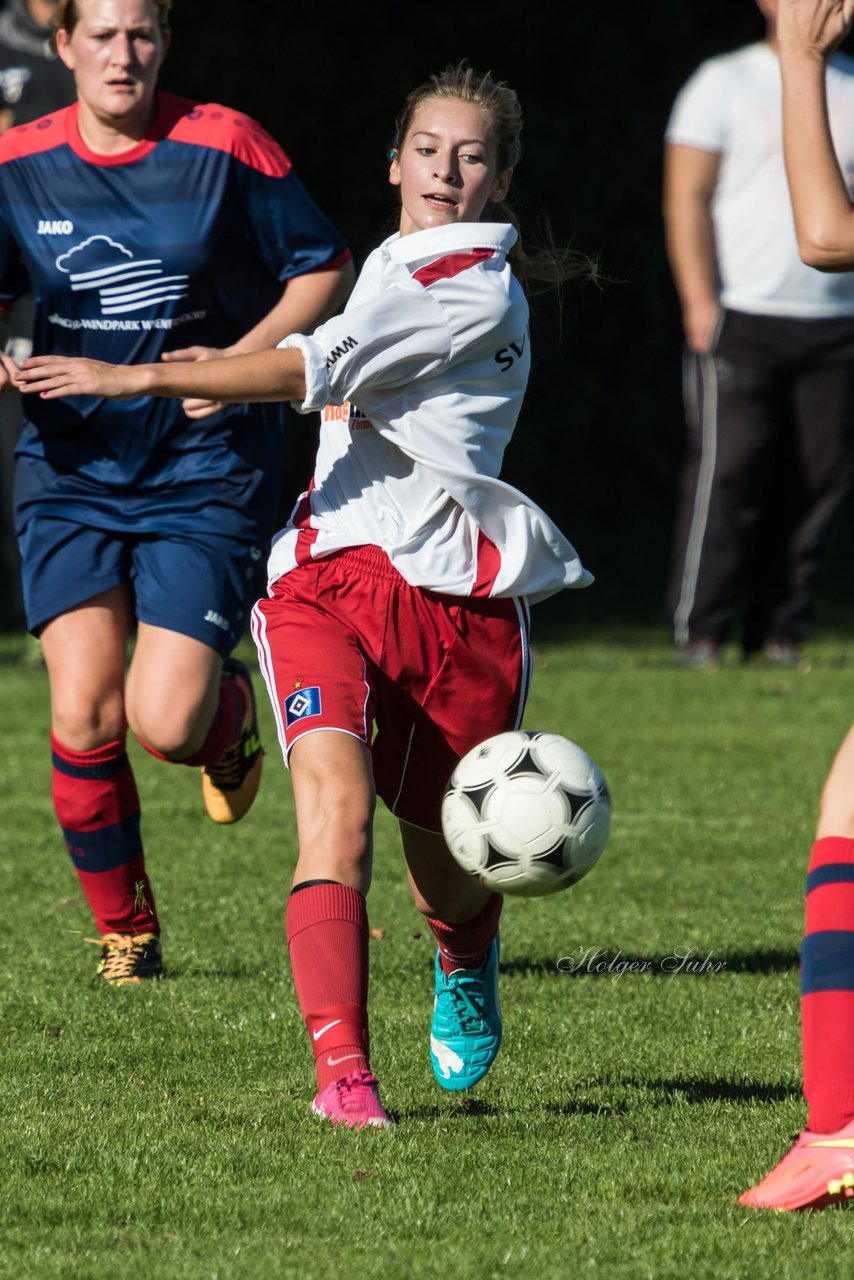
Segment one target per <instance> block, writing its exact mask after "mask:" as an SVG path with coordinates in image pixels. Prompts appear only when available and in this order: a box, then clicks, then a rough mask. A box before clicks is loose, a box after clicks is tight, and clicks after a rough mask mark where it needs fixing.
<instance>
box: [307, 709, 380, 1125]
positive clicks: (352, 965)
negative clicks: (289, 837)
mask: <svg viewBox="0 0 854 1280" xmlns="http://www.w3.org/2000/svg"><path fill="white" fill-rule="evenodd" d="M289 763H290V770H291V778H292V781H293V788H294V800H295V803H296V810H297V832H298V837H299V856H298V859H297V866H296V871H295V872H294V882H293V888H292V889H291V894H290V897H289V899H288V916H287V928H288V949H289V952H290V958H291V967H292V969H293V975H294V985H295V987H296V992H297V998H298V1000H299V1005H300V1011H301V1012H302V1016H303V1021H304V1022H305V1025H306V1029H307V1031H308V1033H309V1038H310V1043H311V1048H312V1052H313V1054H314V1065H315V1074H316V1077H317V1096H316V1097H315V1099H314V1102H313V1103H312V1109H313V1111H314V1112H315V1114H316V1115H319V1116H323V1117H325V1118H327V1119H329V1120H331V1121H332V1122H333V1123H343V1124H346V1125H348V1126H350V1127H358V1128H363V1127H365V1126H372V1127H380V1128H384V1127H386V1126H387V1125H388V1123H389V1119H388V1116H387V1115H386V1113H385V1111H384V1110H383V1108H382V1105H381V1103H380V1101H379V1094H378V1090H377V1082H376V1078H375V1076H374V1075H373V1074H372V1072H371V1068H370V1057H369V1053H370V1043H369V1034H368V938H369V935H368V913H367V905H366V901H365V897H366V894H367V892H368V888H369V886H370V880H371V857H372V825H373V814H374V804H375V798H374V783H373V774H372V771H371V759H370V751H369V749H368V747H367V746H366V745H365V743H363V742H361V741H359V739H358V738H355V737H353V736H352V735H351V734H349V733H340V732H335V731H327V732H319V733H309V734H307V735H306V736H304V737H302V738H299V739H298V740H297V741H296V743H295V744H294V747H293V749H292V751H291V753H290V757H289Z"/></svg>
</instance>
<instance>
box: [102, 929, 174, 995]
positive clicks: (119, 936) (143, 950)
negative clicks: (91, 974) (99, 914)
mask: <svg viewBox="0 0 854 1280" xmlns="http://www.w3.org/2000/svg"><path fill="white" fill-rule="evenodd" d="M84 941H85V942H94V943H95V944H96V945H98V946H100V947H101V959H100V961H99V963H98V968H97V969H96V971H95V976H96V977H98V978H101V979H103V981H104V982H106V983H107V984H108V985H109V986H111V987H129V986H136V985H137V984H138V983H140V982H144V981H145V980H146V979H148V978H162V977H163V948H162V947H161V945H160V939H159V938H158V937H157V934H155V933H105V934H104V936H103V937H102V938H85V939H84Z"/></svg>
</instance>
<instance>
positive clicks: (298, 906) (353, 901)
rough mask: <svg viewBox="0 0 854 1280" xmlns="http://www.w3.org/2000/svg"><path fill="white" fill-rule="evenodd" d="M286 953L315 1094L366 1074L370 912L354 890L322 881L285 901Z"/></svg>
mask: <svg viewBox="0 0 854 1280" xmlns="http://www.w3.org/2000/svg"><path fill="white" fill-rule="evenodd" d="M287 920H288V925H287V927H288V950H289V951H290V956H291V967H292V969H293V974H294V985H295V986H296V991H297V999H298V1000H299V1007H300V1011H301V1012H302V1016H303V1021H304V1022H305V1025H306V1027H307V1029H308V1032H309V1036H310V1039H311V1049H312V1053H313V1054H314V1066H315V1071H316V1072H317V1087H318V1090H322V1089H325V1088H326V1086H327V1085H328V1084H332V1082H333V1081H335V1080H340V1079H341V1077H342V1076H345V1075H349V1074H350V1072H351V1071H368V1070H370V1068H369V1066H368V912H367V907H366V905H365V899H364V897H363V896H362V894H361V893H359V891H358V889H351V888H350V887H349V886H348V885H343V884H336V883H333V882H331V881H321V882H320V883H317V884H308V885H306V886H305V887H304V888H300V887H299V886H297V888H296V889H295V890H294V891H293V893H292V894H291V896H290V898H289V899H288V917H287Z"/></svg>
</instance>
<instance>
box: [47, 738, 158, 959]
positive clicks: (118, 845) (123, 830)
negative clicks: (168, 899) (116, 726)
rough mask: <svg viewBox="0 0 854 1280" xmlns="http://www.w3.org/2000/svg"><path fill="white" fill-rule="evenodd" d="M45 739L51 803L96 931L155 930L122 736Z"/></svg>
mask: <svg viewBox="0 0 854 1280" xmlns="http://www.w3.org/2000/svg"><path fill="white" fill-rule="evenodd" d="M51 747H52V749H53V807H54V811H55V813H56V816H57V818H58V819H59V825H60V826H61V827H62V834H63V835H64V837H65V844H66V847H67V848H68V852H69V854H70V855H71V861H72V862H73V863H74V866H75V868H76V870H77V875H78V877H79V879H80V883H81V885H82V887H83V892H84V893H85V895H86V900H87V902H88V903H89V906H90V907H91V908H92V914H93V915H94V917H95V923H96V925H97V927H98V929H99V931H100V932H101V933H102V934H104V933H157V934H159V933H160V926H159V924H158V921H157V912H156V910H155V906H154V897H153V895H152V892H151V885H150V884H149V881H148V876H147V874H146V871H145V862H144V858H143V852H142V840H141V838H140V831H139V796H138V795H137V790H136V783H135V782H134V778H133V773H132V771H131V767H130V764H129V762H128V758H127V755H126V753H125V744H124V741H123V740H119V741H116V742H108V743H107V744H106V745H105V746H103V747H95V748H94V750H92V751H72V750H71V749H70V748H69V747H66V746H63V744H62V743H61V742H59V740H58V739H57V738H56V737H55V736H54V734H51Z"/></svg>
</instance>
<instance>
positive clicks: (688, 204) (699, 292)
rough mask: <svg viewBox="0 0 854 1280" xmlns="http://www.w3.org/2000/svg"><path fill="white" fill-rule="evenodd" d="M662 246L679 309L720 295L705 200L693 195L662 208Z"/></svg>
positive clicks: (714, 250) (698, 195)
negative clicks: (676, 204) (664, 236)
mask: <svg viewBox="0 0 854 1280" xmlns="http://www.w3.org/2000/svg"><path fill="white" fill-rule="evenodd" d="M665 216H666V221H665V228H666V243H667V256H668V259H669V261H670V269H671V271H672V272H673V281H674V284H675V285H676V292H677V293H678V294H679V301H680V302H681V303H682V308H683V310H687V309H689V308H691V307H692V306H696V305H698V304H701V303H705V302H710V301H715V302H716V301H717V299H718V295H719V292H720V283H719V279H718V260H717V251H716V248H715V232H714V227H713V225H712V214H711V210H710V208H709V204H708V201H707V199H706V198H705V197H704V196H702V195H700V194H699V193H695V194H693V195H691V196H689V197H686V198H685V199H684V200H683V201H682V202H681V204H680V205H679V206H678V207H677V206H675V205H674V206H672V207H671V208H670V209H666V215H665Z"/></svg>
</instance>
